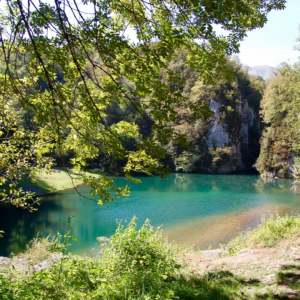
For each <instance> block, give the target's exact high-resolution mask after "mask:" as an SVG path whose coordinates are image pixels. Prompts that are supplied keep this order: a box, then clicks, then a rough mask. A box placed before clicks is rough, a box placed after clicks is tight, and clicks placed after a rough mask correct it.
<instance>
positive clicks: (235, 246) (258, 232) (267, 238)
mask: <svg viewBox="0 0 300 300" xmlns="http://www.w3.org/2000/svg"><path fill="white" fill-rule="evenodd" d="M296 237H300V217H299V216H289V215H285V216H282V217H281V216H279V215H276V216H274V215H271V216H264V217H263V218H262V221H261V224H260V225H259V226H258V227H257V228H254V229H252V230H248V231H246V232H241V233H239V234H237V235H236V237H235V238H233V239H232V240H231V241H229V243H228V244H227V245H226V246H225V247H226V248H227V249H228V250H229V253H230V254H231V255H234V254H236V253H238V252H239V251H241V250H242V249H244V248H254V247H274V246H276V245H277V244H278V243H279V242H280V241H282V240H284V239H288V238H296Z"/></svg>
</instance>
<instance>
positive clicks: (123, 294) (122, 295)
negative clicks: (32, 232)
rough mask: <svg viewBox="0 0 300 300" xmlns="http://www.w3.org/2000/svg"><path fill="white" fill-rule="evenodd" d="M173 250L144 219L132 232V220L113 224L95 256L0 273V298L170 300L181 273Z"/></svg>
mask: <svg viewBox="0 0 300 300" xmlns="http://www.w3.org/2000/svg"><path fill="white" fill-rule="evenodd" d="M46 241H48V239H46ZM39 244H40V243H39V242H38V241H37V240H36V241H34V242H33V243H32V245H35V246H38V245H39ZM33 248H34V247H33ZM38 248H40V247H39V246H38ZM29 251H31V252H32V251H33V250H32V247H31V248H29ZM178 252H179V248H178V247H177V246H175V245H174V244H169V243H167V242H166V241H164V240H163V235H162V230H161V229H159V228H157V229H154V228H153V227H152V226H151V225H150V222H149V220H147V221H146V222H145V224H144V225H143V226H142V227H141V229H139V230H138V229H137V224H136V218H134V219H133V220H132V221H131V222H130V223H129V224H128V226H127V227H126V228H124V226H123V225H121V224H119V226H118V229H117V231H116V234H115V235H114V236H113V237H112V238H111V241H110V243H109V245H108V246H107V247H106V246H103V247H102V250H101V252H100V258H89V257H80V256H71V255H68V256H65V257H63V258H62V261H58V262H56V263H54V264H53V265H52V267H50V268H49V269H47V270H42V271H41V272H39V273H27V274H26V275H25V276H23V275H20V274H17V273H15V274H14V275H13V278H14V280H10V278H12V273H10V272H11V271H10V272H8V273H6V274H4V276H2V277H1V276H0V280H1V281H2V294H3V295H4V296H3V297H4V298H3V299H83V298H86V297H87V295H88V299H173V298H174V295H175V292H174V288H172V286H173V281H175V280H176V278H177V279H179V278H180V277H181V276H182V271H180V265H179V264H178V263H177V261H176V258H177V257H178V255H179V253H178ZM23 257H27V256H26V255H23Z"/></svg>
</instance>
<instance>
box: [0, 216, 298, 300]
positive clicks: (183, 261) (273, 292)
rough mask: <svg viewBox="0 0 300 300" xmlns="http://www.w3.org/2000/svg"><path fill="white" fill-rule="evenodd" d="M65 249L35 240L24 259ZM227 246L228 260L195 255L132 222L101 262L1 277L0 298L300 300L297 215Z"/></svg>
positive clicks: (86, 260) (70, 259)
mask: <svg viewBox="0 0 300 300" xmlns="http://www.w3.org/2000/svg"><path fill="white" fill-rule="evenodd" d="M68 236H69V235H67V238H68ZM70 238H71V237H70ZM65 244H66V243H65ZM233 246H234V249H239V250H235V251H230V249H232V248H233ZM243 247H246V248H243ZM63 248H64V243H63V241H62V240H60V241H58V240H56V241H53V240H52V241H51V240H49V239H47V238H46V239H37V240H35V241H34V242H33V243H32V244H31V246H30V247H29V248H28V250H27V252H26V253H24V254H22V255H21V256H19V257H18V258H23V259H24V258H25V259H26V260H27V261H28V262H30V263H31V264H32V265H36V264H38V263H39V260H38V258H39V257H41V258H43V259H45V257H47V255H49V254H48V253H49V252H48V250H50V249H63ZM223 248H224V247H223ZM225 248H227V250H229V252H227V253H228V254H227V255H223V256H222V257H220V256H218V255H217V256H215V257H212V256H211V255H208V256H205V255H204V254H203V253H199V252H189V251H188V250H187V249H182V248H180V247H179V246H177V245H175V244H169V243H167V242H166V241H164V240H163V236H162V231H161V230H160V229H154V228H153V227H151V226H150V224H149V222H146V223H145V224H144V225H143V227H142V228H141V229H138V228H137V227H136V222H135V220H133V221H131V222H130V224H129V225H128V226H127V227H126V228H125V227H123V226H121V225H119V228H118V230H117V232H116V234H115V235H114V236H113V237H111V240H110V244H109V247H106V246H105V245H104V244H103V247H102V250H101V252H102V253H101V258H93V257H78V256H71V255H67V256H65V257H64V258H63V259H62V260H61V261H57V262H56V263H54V264H53V265H52V267H50V268H48V269H45V270H42V271H40V272H38V273H35V272H33V271H32V272H30V271H29V272H27V273H23V274H21V275H20V273H18V272H16V271H15V270H13V269H9V270H6V271H2V275H0V280H1V283H2V285H0V299H214V300H216V299H221V300H222V299H241V300H242V299H243V300H244V299H253V300H254V299H300V293H299V290H300V251H299V248H300V218H299V216H296V217H289V216H285V217H282V218H281V217H278V216H271V217H268V218H265V219H264V221H263V223H262V224H261V225H260V226H259V227H257V228H256V229H254V230H251V231H248V232H247V233H244V234H240V235H239V236H237V237H236V238H235V239H233V240H232V241H230V242H229V243H228V244H227V245H226V246H225ZM212 253H215V252H212ZM18 258H17V259H18ZM0 273H1V271H0ZM1 297H2V298H1Z"/></svg>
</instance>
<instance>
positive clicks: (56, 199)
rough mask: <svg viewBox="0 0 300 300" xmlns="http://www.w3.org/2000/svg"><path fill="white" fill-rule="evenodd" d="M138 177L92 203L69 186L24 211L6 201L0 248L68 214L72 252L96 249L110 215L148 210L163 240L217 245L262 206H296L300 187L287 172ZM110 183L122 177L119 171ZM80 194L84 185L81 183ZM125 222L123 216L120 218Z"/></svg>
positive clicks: (256, 216) (140, 214)
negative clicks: (115, 195)
mask: <svg viewBox="0 0 300 300" xmlns="http://www.w3.org/2000/svg"><path fill="white" fill-rule="evenodd" d="M140 179H141V180H142V184H140V185H136V184H133V183H129V185H130V186H131V197H129V198H126V199H118V200H116V201H114V202H110V203H107V204H105V205H104V206H100V205H98V204H97V203H96V202H93V201H89V200H86V199H84V198H81V197H80V196H79V195H78V194H77V193H76V192H75V190H73V189H72V190H66V191H62V192H59V193H55V194H49V195H46V196H44V197H43V198H42V203H41V205H40V206H39V207H38V211H36V212H34V213H29V212H26V211H22V210H20V209H16V208H13V207H11V206H8V205H2V206H1V207H0V229H1V230H4V231H5V235H4V237H3V238H2V239H0V256H8V255H9V254H10V253H11V252H14V253H18V252H20V251H22V250H24V248H25V245H26V244H27V243H28V242H29V241H30V240H31V239H32V238H33V237H35V236H36V235H37V233H39V234H40V236H44V235H48V234H51V235H55V234H56V233H57V231H59V232H61V233H64V232H65V229H66V225H67V217H68V216H74V218H73V219H72V226H73V235H74V236H75V237H76V238H77V239H78V242H73V243H72V245H71V247H70V250H71V252H72V253H75V254H83V253H86V254H90V253H91V249H92V248H95V247H96V249H97V247H98V244H97V240H96V238H97V237H99V236H106V237H110V236H111V235H113V234H114V232H115V230H116V227H117V225H116V220H122V221H123V223H125V221H130V220H131V219H132V217H133V216H136V217H137V218H138V223H139V225H141V224H142V223H143V222H144V221H145V220H146V219H147V218H148V219H150V221H151V224H152V225H154V226H160V225H162V228H163V229H164V231H165V234H166V236H168V239H169V241H172V240H175V241H176V242H178V243H182V244H185V243H186V244H188V245H193V246H194V247H195V249H207V248H208V247H210V246H211V247H212V248H215V247H217V246H218V245H219V244H220V243H226V242H227V241H228V240H229V239H230V238H232V237H233V236H234V235H235V234H236V233H237V232H238V231H240V230H245V229H247V228H252V227H254V226H256V225H257V223H258V222H259V220H260V218H261V216H262V215H264V214H268V213H275V212H276V211H277V213H279V214H285V213H299V212H300V193H299V191H297V189H296V188H295V186H293V181H292V180H281V179H275V180H264V179H261V178H259V177H258V176H256V175H202V174H182V173H177V174H171V175H169V176H167V180H166V181H164V180H163V179H161V178H159V177H142V178H140ZM115 181H116V184H117V185H119V186H122V185H124V184H128V182H124V180H123V179H122V178H116V179H115ZM79 191H80V192H81V193H82V194H84V195H89V188H88V187H86V186H81V187H79ZM125 224H126V223H125Z"/></svg>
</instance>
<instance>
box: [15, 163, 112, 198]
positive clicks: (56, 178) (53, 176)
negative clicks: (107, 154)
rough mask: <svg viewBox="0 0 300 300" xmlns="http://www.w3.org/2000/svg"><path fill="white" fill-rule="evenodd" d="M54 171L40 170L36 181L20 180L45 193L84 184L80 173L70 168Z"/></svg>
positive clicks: (22, 183)
mask: <svg viewBox="0 0 300 300" xmlns="http://www.w3.org/2000/svg"><path fill="white" fill-rule="evenodd" d="M52 171H54V172H48V173H47V172H45V171H44V170H40V171H38V172H36V174H35V176H34V179H35V180H34V181H32V180H30V179H27V178H24V179H23V180H22V181H21V182H20V185H21V186H23V187H29V189H30V187H34V188H36V189H38V190H41V191H42V192H43V193H52V192H57V191H62V190H66V189H70V188H73V187H74V186H78V185H81V184H83V180H82V179H81V178H80V176H78V175H79V174H78V173H77V172H76V171H73V170H72V169H69V170H68V172H66V171H65V170H64V169H63V168H57V169H54V170H52ZM84 173H85V174H86V175H89V176H93V177H98V176H99V174H100V173H96V172H94V170H86V171H85V172H84ZM70 175H71V176H70ZM103 175H107V174H103Z"/></svg>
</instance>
